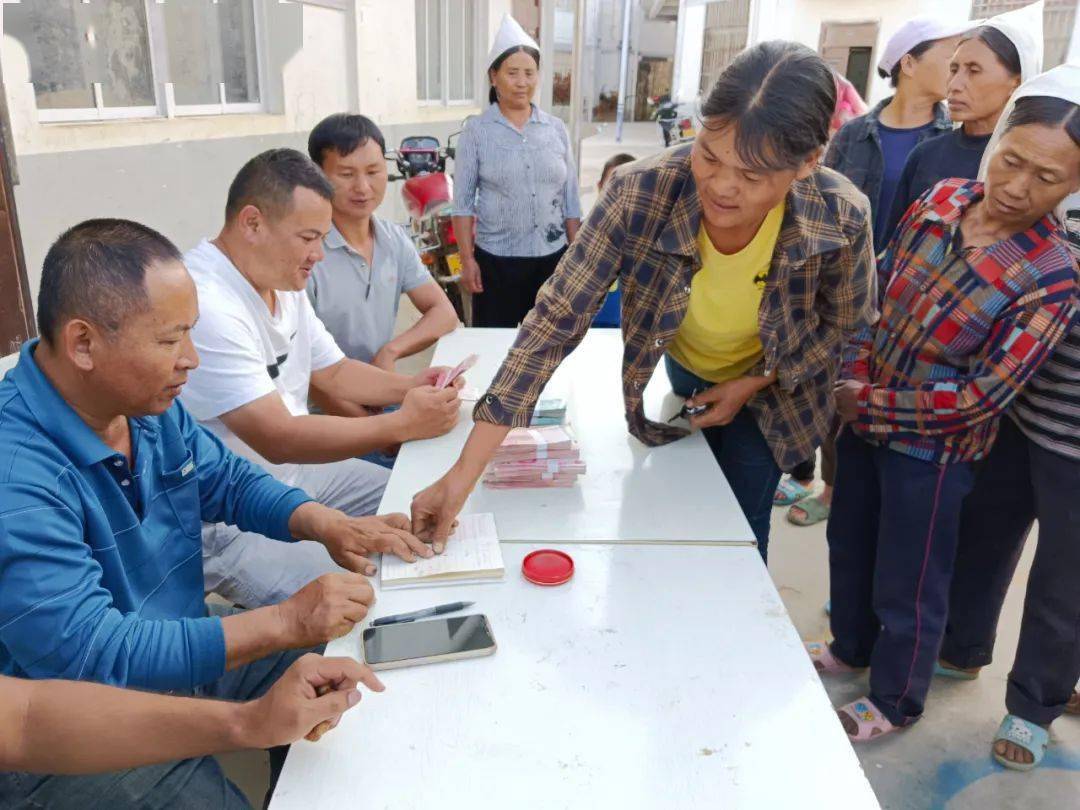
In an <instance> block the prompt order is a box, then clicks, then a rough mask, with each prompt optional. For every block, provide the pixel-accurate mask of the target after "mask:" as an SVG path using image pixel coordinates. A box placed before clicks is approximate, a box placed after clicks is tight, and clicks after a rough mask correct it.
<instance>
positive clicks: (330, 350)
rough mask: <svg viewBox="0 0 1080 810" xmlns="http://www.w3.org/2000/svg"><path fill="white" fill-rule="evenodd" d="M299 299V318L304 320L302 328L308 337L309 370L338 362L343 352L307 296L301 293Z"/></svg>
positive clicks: (316, 369) (342, 358)
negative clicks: (309, 350) (305, 330)
mask: <svg viewBox="0 0 1080 810" xmlns="http://www.w3.org/2000/svg"><path fill="white" fill-rule="evenodd" d="M299 300H300V319H301V320H302V321H303V322H304V328H305V329H307V333H308V336H309V338H310V345H311V370H312V371H318V370H319V369H323V368H326V367H328V366H332V365H334V363H340V362H341V361H342V360H344V359H345V352H343V351H342V350H341V349H340V348H339V347H338V345H337V341H336V340H334V337H333V335H331V334H330V332H328V331H327V329H326V327H325V326H323V322H322V321H321V320H319V316H318V315H316V314H315V310H314V309H313V308H312V306H311V301H309V300H308V297H307V296H306V295H301V296H299Z"/></svg>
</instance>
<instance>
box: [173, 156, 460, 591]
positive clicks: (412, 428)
mask: <svg viewBox="0 0 1080 810" xmlns="http://www.w3.org/2000/svg"><path fill="white" fill-rule="evenodd" d="M332 195H333V189H332V187H331V185H330V183H329V182H328V181H327V180H326V177H325V175H323V173H322V172H321V170H320V169H319V168H318V167H317V166H316V165H315V164H314V163H312V162H311V161H310V160H308V158H307V157H306V156H304V155H302V154H301V153H299V152H297V151H295V150H292V149H275V150H270V151H269V152H264V153H263V154H261V155H258V156H256V157H255V158H252V159H251V160H250V161H248V163H247V164H245V166H244V167H243V168H242V169H241V170H240V172H239V174H237V176H236V179H235V180H234V181H233V183H232V186H231V187H230V189H229V198H228V203H227V205H226V211H225V217H226V222H225V227H224V228H223V229H222V231H221V233H220V234H219V235H218V237H217V238H216V239H213V240H203V241H202V242H201V243H200V244H199V245H198V246H197V247H195V248H194V249H193V250H191V251H189V252H188V253H187V254H186V255H185V256H184V262H185V264H186V265H187V267H188V270H189V271H190V272H191V275H192V277H193V278H194V279H195V283H196V286H197V287H198V291H199V321H198V323H197V324H196V326H195V329H194V330H193V331H192V338H193V340H194V342H195V346H196V348H197V350H198V353H199V360H200V364H199V367H198V368H197V369H195V370H193V371H192V372H191V375H190V377H189V381H188V386H187V388H185V390H184V392H183V395H182V400H183V403H184V405H185V406H186V407H187V408H188V410H189V411H190V412H191V413H192V414H193V415H194V416H195V417H196V418H197V419H199V420H200V421H201V422H202V423H203V424H204V425H205V426H206V427H207V428H209V429H210V430H211V431H213V432H214V433H215V434H217V435H218V436H219V437H220V438H221V439H222V440H223V441H224V442H225V444H226V445H228V446H229V447H230V448H231V449H233V450H234V451H235V452H237V453H240V454H241V455H244V456H247V457H248V458H251V459H253V460H254V461H256V462H258V463H260V464H262V465H263V466H265V467H266V468H267V469H268V470H269V471H270V472H271V473H273V474H274V475H275V476H276V477H277V478H279V479H280V480H282V481H284V482H286V483H288V484H291V485H293V486H296V487H300V488H301V489H304V490H305V491H307V492H308V494H309V495H311V496H312V497H313V498H315V499H316V500H318V501H320V502H321V503H324V504H326V505H328V506H332V507H334V508H336V509H340V510H342V511H343V512H346V513H347V514H350V515H355V516H359V515H371V514H373V513H374V512H375V510H376V508H377V506H378V503H379V500H380V499H381V497H382V492H383V489H384V488H385V486H386V481H387V478H388V476H389V472H388V471H387V470H386V469H384V468H382V467H379V466H378V465H375V464H371V463H369V462H366V461H362V460H360V459H357V458H355V457H356V456H358V455H363V454H364V453H368V452H370V451H372V450H374V449H376V448H380V447H385V446H387V445H392V444H397V443H401V442H404V441H409V440H411V439H419V438H428V437H431V436H438V435H441V434H443V433H445V432H447V431H448V430H450V428H452V427H453V426H454V424H456V422H457V418H458V412H459V400H458V394H457V388H449V389H445V390H437V389H436V388H434V387H433V386H432V385H431V383H432V382H433V380H434V377H435V376H437V374H438V369H429V370H428V371H426V372H424V373H423V374H421V375H418V376H416V377H409V376H405V375H401V374H393V373H390V372H386V371H383V370H381V369H378V368H375V367H374V366H370V365H368V364H366V363H361V362H358V361H355V360H349V359H347V358H346V357H345V355H344V354H343V353H342V351H341V350H340V349H339V348H338V346H337V344H336V343H335V342H334V339H333V338H332V337H331V336H330V335H329V333H328V332H327V331H326V329H325V328H324V327H323V325H322V322H321V321H319V319H318V318H317V317H316V316H315V313H314V312H313V311H312V308H311V304H310V302H309V301H308V298H307V295H306V294H305V293H304V289H305V286H306V284H307V280H308V278H309V277H310V275H311V268H312V267H313V266H314V265H315V263H316V262H318V261H319V260H320V259H322V257H323V250H322V240H323V238H324V237H325V236H326V234H327V232H328V231H329V230H330V221H331V205H330V199H331V197H332ZM309 389H317V390H318V391H320V392H321V393H324V394H326V395H329V396H333V397H336V398H340V399H343V400H347V401H352V402H356V403H358V404H361V405H365V406H372V407H381V406H386V405H394V404H398V403H400V404H401V408H400V409H399V410H397V411H394V412H392V413H386V414H380V415H377V416H366V417H363V418H349V417H338V416H323V415H313V414H310V413H309V412H308V404H307V403H308V392H309ZM385 520H386V522H388V523H389V524H390V529H391V531H390V532H389V533H388V532H385V531H381V530H379V529H378V527H374V529H373V531H372V537H371V542H370V548H368V550H369V551H372V552H375V551H388V552H391V553H395V554H397V555H398V556H400V557H402V558H403V559H408V560H412V559H415V557H416V556H417V555H420V556H429V555H430V553H431V552H430V549H429V548H428V547H427V546H426V545H425V544H423V543H421V542H420V541H419V540H417V539H416V538H415V537H413V536H412V535H411V534H409V532H408V531H407V529H408V523H407V521H405V520H404V516H388V517H387V518H386V519H385ZM203 567H204V571H205V574H206V588H207V590H211V591H215V592H216V593H218V594H220V595H222V596H224V597H226V598H228V599H231V600H232V601H234V602H237V603H239V604H242V605H244V606H246V607H258V606H261V605H266V604H274V603H277V602H279V601H281V600H283V599H286V598H288V597H289V596H291V595H292V594H293V593H295V592H296V591H297V590H299V589H300V588H301V587H303V586H304V585H306V584H307V583H308V582H310V581H311V580H313V579H315V578H317V577H319V576H321V575H322V574H325V573H327V572H329V571H340V570H341V569H340V568H339V567H338V565H337V564H336V563H334V562H333V560H331V559H330V556H329V554H328V553H327V552H326V550H325V549H324V548H323V547H322V546H320V545H317V544H314V543H312V544H306V543H305V544H295V545H292V544H283V543H275V542H273V541H271V540H268V539H267V538H265V537H262V536H260V535H255V534H248V533H241V532H238V531H236V530H235V529H232V528H230V527H226V526H221V525H216V526H208V527H206V528H205V529H204V532H203ZM365 568H366V565H365V564H363V563H359V562H358V570H360V572H361V573H373V570H366V571H365V570H364V569H365Z"/></svg>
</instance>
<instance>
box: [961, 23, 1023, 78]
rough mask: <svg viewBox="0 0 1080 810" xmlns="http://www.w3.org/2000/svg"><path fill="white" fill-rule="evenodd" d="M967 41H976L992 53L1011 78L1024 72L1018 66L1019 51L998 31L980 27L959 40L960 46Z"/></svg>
mask: <svg viewBox="0 0 1080 810" xmlns="http://www.w3.org/2000/svg"><path fill="white" fill-rule="evenodd" d="M969 39H977V40H979V41H980V42H982V43H983V44H984V45H985V46H986V47H987V48H989V49H990V50H991V51H993V53H994V56H996V57H997V60H998V61H999V62H1000V63H1001V65H1002V67H1004V68H1005V69H1006V70H1007V71H1009V73H1011V74H1012V75H1013V76H1019V75H1020V74H1021V73H1023V72H1024V69H1023V67H1021V65H1020V51H1018V50H1016V45H1015V44H1014V43H1013V41H1012V40H1011V39H1009V38H1008V37H1007V36H1005V35H1004V34H1003V33H1001V32H1000V31H999V30H998V29H996V28H992V27H991V26H989V25H983V26H980V27H978V28H976V29H975V30H974V31H972V32H971V33H970V34H969V35H968V36H966V37H964V38H963V39H962V40H960V44H961V45H963V44H964V43H965V42H967V41H968V40H969ZM1028 78H1031V77H1028Z"/></svg>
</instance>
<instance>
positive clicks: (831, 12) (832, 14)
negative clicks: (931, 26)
mask: <svg viewBox="0 0 1080 810" xmlns="http://www.w3.org/2000/svg"><path fill="white" fill-rule="evenodd" d="M970 12H971V0H903V2H898V0H857V1H856V0H755V2H754V4H753V8H752V10H751V14H752V15H753V16H754V17H755V18H756V19H752V20H751V25H750V32H751V37H752V38H753V39H752V41H753V42H762V41H765V40H769V39H792V40H795V41H797V42H802V43H804V44H805V45H808V46H809V47H811V48H813V49H814V50H817V47H818V43H819V41H820V36H821V24H822V23H824V22H878V23H880V32H879V34H878V42H877V47H876V48H875V49H874V56H873V58H874V63H875V67H876V63H877V59H878V54H879V53H880V50H881V48H882V47H884V45H885V42H886V41H888V38H889V37H890V36H891V35H892V33H893V32H894V31H895V30H896V29H897V28H899V27H900V26H901V25H902V24H903V23H904V22H905V21H907V20H909V19H910V18H912V17H915V16H918V15H920V14H936V15H938V16H941V17H946V18H949V19H958V20H966V19H968V17H970V16H971V14H970ZM887 95H889V83H888V81H887V80H885V79H882V78H880V77H879V76H878V75H877V71H876V69H875V70H874V71H873V78H872V80H871V84H870V98H869V99H867V101H868V102H869V103H871V104H873V103H875V102H877V101H879V100H881V99H882V98H884V97H885V96H887Z"/></svg>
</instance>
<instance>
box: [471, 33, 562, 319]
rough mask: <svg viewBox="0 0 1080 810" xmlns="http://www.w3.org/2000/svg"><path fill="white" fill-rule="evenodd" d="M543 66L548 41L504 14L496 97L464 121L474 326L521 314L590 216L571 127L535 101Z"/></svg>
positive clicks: (491, 65)
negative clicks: (542, 45)
mask: <svg viewBox="0 0 1080 810" xmlns="http://www.w3.org/2000/svg"><path fill="white" fill-rule="evenodd" d="M539 74H540V51H539V46H537V44H536V42H535V41H534V40H533V39H532V37H530V36H529V35H528V34H526V33H525V31H524V29H522V27H521V26H520V25H518V23H517V22H516V21H515V20H514V18H513V17H511V16H510V15H509V14H507V15H505V16H504V17H503V21H502V25H501V26H500V28H499V32H498V33H497V34H496V36H495V43H494V44H493V45H492V47H491V53H489V54H488V79H489V80H490V81H491V90H490V93H489V96H488V100H489V102H490V104H489V105H488V108H487V109H486V110H484V112H483V113H481V114H480V115H478V116H477V117H476V118H473V119H472V120H470V121H469V122H468V124H466V125H465V130H464V131H463V132H462V133H461V138H460V140H459V141H458V145H457V154H456V156H455V158H454V233H455V234H456V236H457V240H458V245H459V247H460V253H461V280H462V284H463V285H464V287H465V289H466V290H468V291H469V292H470V293H472V295H473V301H472V313H473V314H472V324H471V325H472V326H504V327H515V326H517V325H518V324H519V323H521V321H522V320H523V319H524V317H525V316H526V315H527V314H528V312H529V310H530V309H532V307H533V304H534V303H535V302H536V294H537V292H539V290H540V287H541V285H543V283H544V282H545V281H547V280H548V278H550V277H551V274H552V273H553V272H554V270H555V265H557V264H558V263H559V259H560V258H562V255H563V253H565V252H566V246H567V244H568V243H569V242H570V241H571V240H572V239H573V238H574V234H575V233H576V232H577V228H578V225H579V224H580V223H581V202H580V200H579V199H578V177H577V168H576V167H575V165H574V158H573V152H572V150H571V148H570V136H569V135H568V134H567V132H566V127H565V126H564V125H563V122H562V121H561V120H560V119H558V118H556V117H555V116H553V115H549V114H548V113H546V112H544V111H543V110H541V109H539V108H538V107H537V106H536V105H535V104H533V101H532V99H533V96H534V95H535V94H536V88H537V86H538V84H539ZM474 225H475V239H474Z"/></svg>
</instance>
